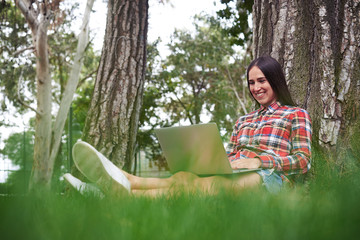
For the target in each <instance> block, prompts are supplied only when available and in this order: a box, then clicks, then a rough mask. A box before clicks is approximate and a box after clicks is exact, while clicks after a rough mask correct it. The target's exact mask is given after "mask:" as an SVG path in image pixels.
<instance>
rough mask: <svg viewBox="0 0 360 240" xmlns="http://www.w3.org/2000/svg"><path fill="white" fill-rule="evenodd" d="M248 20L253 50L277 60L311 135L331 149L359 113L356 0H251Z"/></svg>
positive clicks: (347, 132)
mask: <svg viewBox="0 0 360 240" xmlns="http://www.w3.org/2000/svg"><path fill="white" fill-rule="evenodd" d="M253 23H254V31H253V32H254V34H253V43H254V46H253V53H254V54H253V55H254V56H255V57H257V56H260V55H264V54H268V55H271V56H273V57H274V58H276V59H277V60H278V61H279V62H280V63H281V64H282V65H283V67H284V70H285V74H286V78H287V80H288V81H289V86H290V91H291V93H292V96H293V98H294V100H295V101H296V103H297V104H298V105H299V106H301V107H304V108H306V109H307V110H308V111H309V112H310V115H311V117H312V120H313V129H314V139H316V140H317V141H318V142H319V143H320V144H321V145H323V146H327V147H328V148H332V149H333V147H332V146H335V145H336V144H337V143H338V139H339V137H340V138H341V139H342V141H343V140H346V138H348V137H349V135H350V134H351V133H352V132H353V130H354V128H356V122H358V121H359V118H360V113H359V107H360V87H359V86H360V84H359V76H360V48H359V42H360V1H359V0H345V1H326V0H317V1H310V0H301V1H292V0H277V1H260V0H255V3H254V7H253Z"/></svg>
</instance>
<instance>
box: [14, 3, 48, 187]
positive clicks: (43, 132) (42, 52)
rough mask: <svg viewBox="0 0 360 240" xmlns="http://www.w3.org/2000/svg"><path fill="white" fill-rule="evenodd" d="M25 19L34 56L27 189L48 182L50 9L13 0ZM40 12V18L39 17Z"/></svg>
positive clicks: (41, 5) (42, 4) (42, 5)
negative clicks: (30, 163)
mask: <svg viewBox="0 0 360 240" xmlns="http://www.w3.org/2000/svg"><path fill="white" fill-rule="evenodd" d="M15 3H16V5H17V6H18V7H19V9H20V10H21V12H22V13H23V15H24V16H25V19H26V21H27V22H28V24H29V26H30V29H31V32H32V38H33V43H34V46H35V55H36V91H37V94H36V100H37V107H36V122H35V142H34V163H33V170H32V173H31V178H30V189H32V188H33V187H34V185H36V184H42V185H46V184H47V183H48V179H47V176H48V174H47V171H48V169H49V168H51V166H49V161H48V159H49V153H50V144H51V76H50V67H49V54H48V43H47V39H48V38H47V28H48V26H49V22H50V11H47V10H46V6H44V3H40V4H39V5H38V9H37V10H34V9H33V6H32V4H31V3H30V2H29V1H16V2H15ZM38 15H39V17H38Z"/></svg>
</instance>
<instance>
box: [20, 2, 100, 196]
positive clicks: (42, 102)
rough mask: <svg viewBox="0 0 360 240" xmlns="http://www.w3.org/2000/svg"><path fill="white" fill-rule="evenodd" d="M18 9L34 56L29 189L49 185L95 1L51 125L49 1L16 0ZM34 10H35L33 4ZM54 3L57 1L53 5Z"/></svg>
mask: <svg viewBox="0 0 360 240" xmlns="http://www.w3.org/2000/svg"><path fill="white" fill-rule="evenodd" d="M15 3H16V5H17V7H18V8H19V9H20V10H21V12H22V14H23V15H24V17H25V19H26V21H27V23H28V24H29V27H30V29H31V32H32V39H33V43H34V46H35V55H36V80H37V82H36V84H37V85H36V86H37V89H36V99H37V108H36V123H35V142H34V163H33V169H32V173H31V178H30V186H29V188H30V190H33V189H35V187H36V186H38V185H43V186H45V187H48V188H49V187H50V183H51V177H52V174H53V169H54V163H55V158H56V156H57V153H58V150H59V146H60V142H61V136H62V132H63V129H64V124H65V121H66V117H67V112H68V110H69V108H70V104H71V101H72V98H73V95H74V92H75V89H76V86H77V83H78V80H79V73H80V69H81V65H82V58H83V56H84V51H85V47H86V45H87V43H88V21H89V14H90V11H91V9H92V5H93V3H94V0H88V3H87V8H86V11H85V15H84V19H83V26H82V29H81V30H82V31H81V33H80V35H79V41H78V47H77V53H76V55H75V60H74V65H73V67H72V70H71V74H70V77H69V80H68V83H67V86H66V89H65V94H64V96H63V98H62V101H61V105H60V109H59V112H58V115H57V118H56V121H55V124H54V129H53V128H52V115H51V104H52V96H51V90H52V87H51V73H50V63H49V53H48V41H47V40H48V36H47V30H48V26H49V23H50V19H51V17H52V10H51V7H50V5H51V4H52V2H49V1H44V2H39V1H28V0H18V1H15ZM33 4H35V5H36V9H34V5H33ZM55 5H56V4H55Z"/></svg>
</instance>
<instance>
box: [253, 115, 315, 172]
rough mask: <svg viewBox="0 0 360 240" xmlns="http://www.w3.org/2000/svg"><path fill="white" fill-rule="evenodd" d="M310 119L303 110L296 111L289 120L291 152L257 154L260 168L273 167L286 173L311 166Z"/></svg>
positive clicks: (299, 170)
mask: <svg viewBox="0 0 360 240" xmlns="http://www.w3.org/2000/svg"><path fill="white" fill-rule="evenodd" d="M311 137H312V129H311V120H310V116H309V114H308V113H307V112H306V111H305V110H301V111H297V112H295V114H294V117H293V118H292V121H291V135H290V142H291V152H290V154H289V155H288V156H285V157H279V156H275V155H270V154H266V155H262V154H261V155H258V156H257V157H258V158H259V159H260V160H261V167H262V168H275V170H277V171H283V172H287V173H288V174H298V173H306V172H307V171H308V170H309V169H310V166H311Z"/></svg>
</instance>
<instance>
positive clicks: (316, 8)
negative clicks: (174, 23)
mask: <svg viewBox="0 0 360 240" xmlns="http://www.w3.org/2000/svg"><path fill="white" fill-rule="evenodd" d="M91 2H93V1H90V0H89V1H88V3H90V4H89V5H88V8H87V10H85V14H83V12H84V9H85V5H84V4H83V5H80V6H81V7H80V6H78V5H77V4H74V2H72V1H14V2H12V1H2V2H1V3H0V6H1V14H0V17H1V30H2V31H1V33H0V38H1V53H2V55H1V58H0V64H1V84H0V90H1V94H2V95H1V96H2V99H1V111H2V119H1V123H0V124H1V141H2V145H1V157H2V160H4V159H7V160H10V161H11V166H13V165H16V166H17V167H16V168H15V169H4V168H1V171H2V172H6V175H7V176H8V177H7V178H6V181H5V179H4V182H3V183H1V193H2V198H1V201H2V204H1V209H0V210H1V213H2V215H3V216H4V218H3V219H4V220H3V222H4V224H2V225H1V227H2V228H3V229H2V230H3V231H2V232H6V234H7V235H6V236H8V237H9V239H10V238H11V239H13V238H20V237H21V236H27V237H28V238H30V239H31V238H34V239H35V238H36V239H39V238H40V239H41V238H44V239H49V238H51V239H57V238H59V239H63V238H65V237H70V238H71V236H74V234H75V236H76V237H77V238H95V237H104V236H108V237H110V238H118V237H119V236H120V237H123V238H137V239H139V238H140V239H141V238H146V236H149V235H151V236H156V235H158V236H159V238H165V237H166V238H179V239H183V238H184V237H188V235H189V236H192V237H193V238H220V237H222V238H230V237H231V238H234V237H238V236H239V235H241V237H242V238H247V239H253V238H267V239H272V238H277V239H278V238H287V239H288V238H294V239H297V238H298V239H303V238H314V239H319V238H323V239H339V238H343V237H344V238H350V239H352V238H355V237H356V233H357V229H358V226H359V222H360V220H359V212H360V211H359V210H360V208H359V207H358V204H357V203H358V201H359V199H360V198H359V196H360V194H359V193H360V191H359V190H360V189H359V183H360V181H359V180H360V178H359V176H360V174H359V173H360V171H359V159H360V158H359V156H360V148H359V146H360V145H359V140H358V139H359V136H360V127H359V125H360V123H359V122H360V121H359V115H360V48H359V42H360V32H359V31H360V30H359V28H360V24H359V21H360V20H359V19H360V2H359V1H358V0H346V1H345V0H344V1H325V0H323V1H321V0H317V1H307V0H301V1H285V0H282V1H281V0H278V1H246V0H243V1H241V0H239V1H234V0H233V1H231V0H228V1H227V0H223V1H220V0H219V1H214V3H215V7H214V11H213V10H212V11H211V12H207V11H205V12H201V11H199V12H196V14H197V16H196V17H193V18H191V19H192V20H191V23H192V24H191V27H190V28H191V29H189V28H180V29H176V30H175V29H173V31H172V32H171V36H170V38H168V39H166V36H162V38H161V39H157V38H156V37H154V38H150V37H149V36H157V34H154V35H152V34H150V33H151V31H154V30H153V28H152V26H151V19H152V17H153V16H152V15H151V14H152V13H151V8H152V7H154V6H157V7H158V8H159V9H161V10H160V12H159V13H154V14H159V15H161V14H162V13H161V11H167V9H168V8H169V6H170V7H171V4H174V6H176V5H177V2H178V1H175V0H173V1H172V0H170V1H150V5H148V1H145V0H143V1H140V0H139V1H107V4H108V9H109V10H110V11H109V12H107V20H106V26H105V29H106V30H105V31H106V33H105V37H104V41H103V45H102V46H101V52H100V51H97V50H96V48H99V47H95V42H96V40H95V38H94V36H95V35H96V36H99V35H101V34H99V33H96V34H94V33H90V35H89V32H88V30H89V27H90V29H91V28H92V27H91V24H92V23H91V22H92V21H95V22H97V23H100V22H101V21H98V19H100V18H101V17H98V16H96V17H94V16H93V15H92V14H93V12H92V10H91V8H93V9H94V11H98V10H99V11H100V9H101V8H100V7H97V6H98V5H96V4H99V3H97V2H98V0H97V1H96V2H95V3H96V4H95V5H94V7H92V3H91ZM192 2H194V1H192ZM192 2H188V3H187V7H186V8H185V9H184V10H181V11H185V12H188V11H189V12H191V11H190V9H193V6H192V4H193V3H192ZM208 2H211V4H213V1H208ZM221 3H222V4H221ZM102 4H103V3H102ZM204 7H205V6H204ZM194 9H195V7H194ZM24 16H25V17H26V18H25V17H24ZM89 18H90V25H89V24H87V23H88V20H89ZM104 18H105V17H104ZM154 18H155V17H154ZM160 18H161V20H160V22H157V23H155V24H156V25H157V27H158V26H159V25H161V26H162V27H160V29H162V28H165V27H166V26H168V25H167V24H168V22H169V21H170V20H169V19H171V18H176V19H179V18H180V19H181V18H182V15H181V14H180V15H176V14H171V16H168V15H164V16H161V17H160ZM147 20H149V26H148V25H147ZM184 21H185V20H184ZM79 22H80V24H78V23H79ZM81 23H82V24H81ZM100 24H102V25H103V24H104V23H100ZM79 26H81V28H80V29H81V30H80V31H77V30H76V29H78V28H79ZM74 28H75V29H74ZM154 29H155V28H154ZM94 31H95V32H96V31H102V30H100V28H95V30H94ZM157 31H159V32H161V30H157ZM44 33H45V35H44ZM89 36H90V37H89ZM164 49H166V50H164ZM164 52H165V53H164ZM261 55H271V56H273V57H274V58H276V59H277V60H278V61H279V62H280V63H281V65H282V66H283V68H284V71H285V74H286V78H287V81H288V84H289V87H290V91H291V93H292V96H293V98H294V100H295V102H296V103H297V104H298V106H300V107H303V108H305V109H307V110H308V112H309V113H310V115H311V117H312V120H313V130H314V132H313V144H312V145H313V158H312V168H311V170H310V172H309V173H308V174H307V176H306V178H305V179H299V184H298V185H297V186H296V187H295V188H292V189H286V190H284V191H283V192H282V193H281V194H279V195H276V196H273V195H269V194H267V193H266V192H264V191H262V190H259V191H244V192H243V193H241V194H236V193H223V194H219V195H218V196H206V195H205V196H204V195H201V194H199V195H190V196H189V195H187V194H185V193H179V195H177V196H170V197H163V198H158V199H147V198H134V197H127V196H124V199H122V201H120V202H121V204H119V201H118V200H116V201H115V200H114V201H113V200H112V199H105V200H104V199H98V198H94V197H93V196H85V197H81V196H79V195H76V194H74V195H73V194H71V191H70V193H69V190H67V188H66V185H65V184H64V182H63V179H62V177H61V176H62V174H64V173H65V172H67V171H71V172H73V173H74V174H76V170H75V169H74V168H73V167H72V163H71V154H70V151H69V149H71V146H72V144H73V143H74V142H75V141H76V140H77V139H79V138H82V139H84V140H86V141H88V142H90V143H91V144H93V145H94V146H95V147H96V148H97V149H98V150H100V151H101V152H102V153H104V154H105V155H106V156H107V157H109V159H110V160H111V161H113V162H114V163H115V164H116V165H118V166H119V167H121V168H124V169H125V170H128V171H131V172H134V173H138V174H141V173H139V165H138V163H139V153H141V152H142V153H144V154H143V157H144V158H146V159H147V160H146V161H147V163H146V164H148V165H149V166H150V165H151V166H153V167H155V169H156V170H157V171H158V172H166V170H167V167H166V161H165V159H164V157H163V156H162V154H161V151H160V148H159V145H158V143H157V140H156V138H155V137H154V135H153V131H152V130H153V129H154V128H157V127H166V126H174V125H179V124H181V125H183V124H185V125H186V124H195V123H203V122H208V121H212V122H216V123H217V124H218V126H219V128H220V132H221V135H222V137H223V141H224V143H225V142H226V141H227V140H228V137H229V134H230V132H231V129H232V126H233V124H234V122H235V121H236V119H237V118H238V117H239V116H241V115H243V114H245V113H247V112H249V111H251V110H253V109H255V107H256V106H255V104H254V102H253V101H252V99H251V98H250V96H249V94H248V93H247V84H246V77H245V71H246V66H247V65H248V64H249V62H250V60H251V59H253V58H255V57H258V56H261ZM29 112H33V113H32V116H30V117H28V116H29ZM34 113H36V116H37V117H36V118H35V117H33V116H34V115H35V114H34ZM12 115H16V116H18V117H20V119H21V121H20V122H19V120H14V121H13V122H11V119H13V118H11V116H12ZM30 115H31V114H30ZM9 119H10V120H9ZM19 125H22V127H21V129H19V131H18V132H11V134H5V132H8V131H7V129H8V128H13V127H18V126H19ZM4 129H6V130H4ZM140 155H141V154H140ZM8 170H10V171H8ZM38 193H41V194H38ZM69 216H76V217H75V218H74V217H73V218H69ZM32 219H35V220H36V221H33V220H32ZM49 219H50V220H51V221H49ZM94 219H97V221H100V222H101V224H98V225H96V224H95V225H94V223H93V222H92V221H93V220H94ZM224 219H225V220H224ZM18 226H21V227H22V231H18V230H17V227H18ZM139 226H141V227H139ZM179 226H180V227H179ZM239 228H240V229H241V230H243V231H242V232H241V233H240V234H239ZM159 229H163V231H160V230H159ZM71 234H73V235H71Z"/></svg>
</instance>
